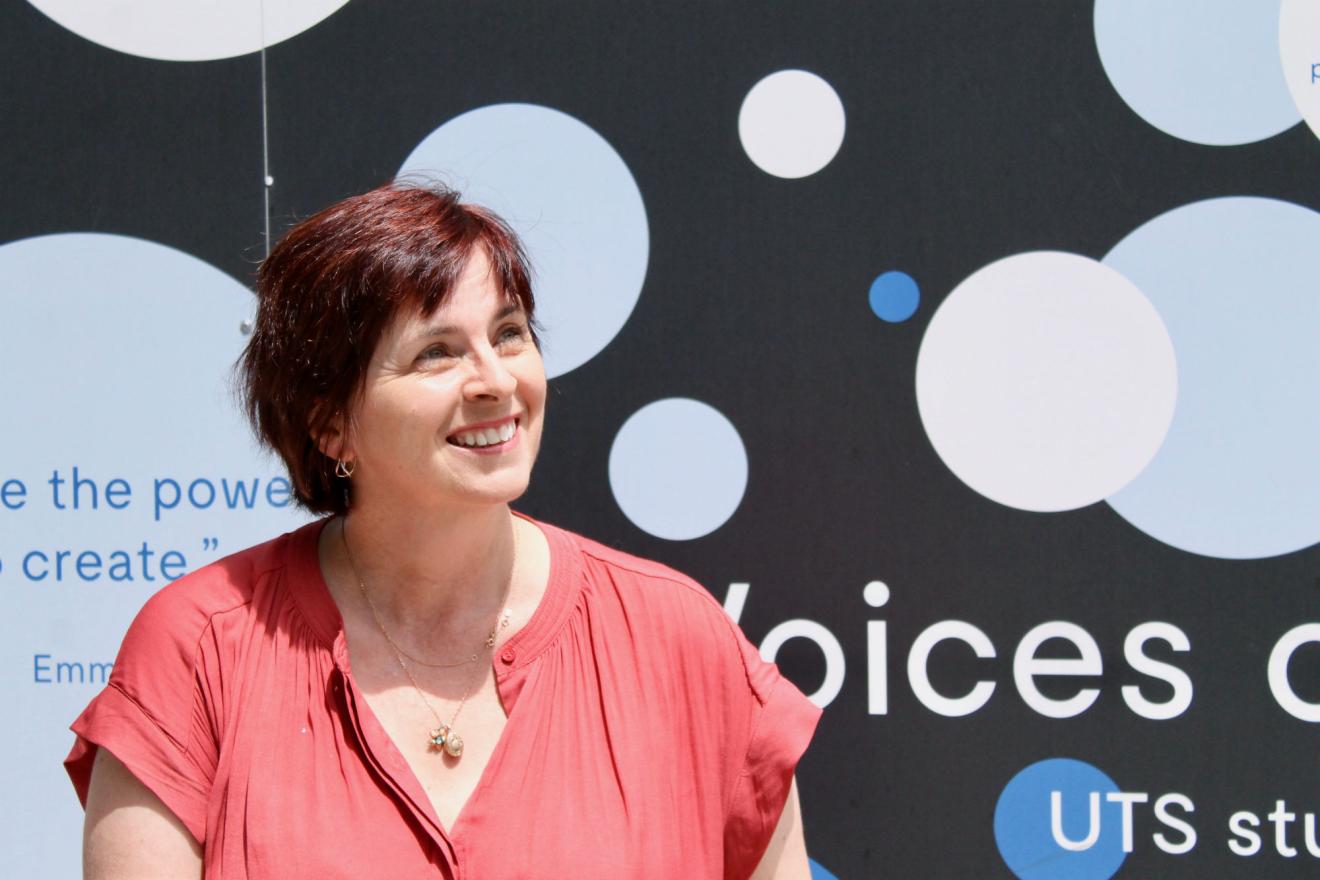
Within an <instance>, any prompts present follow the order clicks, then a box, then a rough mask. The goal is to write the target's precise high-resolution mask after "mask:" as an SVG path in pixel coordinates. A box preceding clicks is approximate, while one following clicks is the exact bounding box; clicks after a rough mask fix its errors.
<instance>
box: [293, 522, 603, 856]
mask: <svg viewBox="0 0 1320 880" xmlns="http://www.w3.org/2000/svg"><path fill="white" fill-rule="evenodd" d="M513 515H514V516H516V517H518V518H519V519H522V520H525V521H526V522H529V523H531V524H532V525H534V526H536V527H537V528H538V529H539V530H540V531H541V534H542V535H543V536H544V538H545V541H546V546H547V552H548V553H549V563H548V569H549V570H548V573H547V580H546V585H545V589H544V590H543V591H542V594H541V598H540V601H539V602H538V603H537V606H536V609H535V610H534V611H533V612H532V614H531V616H530V617H529V618H528V621H527V624H526V625H525V626H523V627H522V628H521V629H519V630H518V631H517V632H516V633H514V634H513V636H511V637H510V638H509V640H508V641H506V642H505V643H504V644H503V645H501V646H500V647H499V649H498V650H497V651H496V652H495V654H494V655H493V656H492V657H491V667H492V669H493V671H494V674H495V689H496V694H497V696H498V698H499V701H500V705H501V707H502V709H503V711H504V714H505V724H504V728H503V730H501V731H500V735H499V738H498V739H497V740H496V742H495V747H494V749H493V750H492V751H491V755H490V758H489V760H488V761H487V762H486V766H485V767H483V768H482V771H481V774H480V775H479V776H478V778H477V783H476V785H475V786H474V787H473V789H472V792H471V794H469V795H468V797H467V799H466V800H465V801H464V802H463V806H462V807H461V808H460V809H459V811H458V813H457V814H455V818H454V821H453V824H452V826H451V827H449V828H446V827H445V826H444V824H443V823H442V822H441V821H440V817H439V814H438V813H437V812H436V810H435V807H434V805H433V804H432V803H431V799H430V797H429V796H428V795H427V794H426V788H425V786H424V785H423V784H422V781H421V779H420V777H419V776H418V775H417V774H416V772H414V770H413V768H412V765H411V764H409V763H408V759H407V758H405V757H404V755H403V752H402V751H401V750H400V749H399V747H398V746H397V744H396V743H395V742H394V739H393V738H392V737H391V736H390V735H389V733H388V731H386V729H385V726H384V725H383V724H381V722H380V719H379V718H378V717H377V715H376V713H375V711H374V710H373V709H372V708H371V705H370V703H369V702H368V701H367V699H366V695H365V694H364V693H363V692H362V691H361V690H360V689H359V688H358V686H357V683H356V681H355V680H354V678H353V675H352V666H351V664H350V662H349V655H348V643H347V640H346V638H345V635H344V624H343V618H342V616H341V614H340V612H339V607H338V605H336V604H335V601H334V598H333V596H332V594H331V593H330V589H329V587H328V586H327V584H326V581H325V577H324V573H323V572H322V570H321V565H320V558H319V551H318V547H319V544H320V537H321V532H322V531H323V530H324V528H325V527H326V525H327V524H328V523H329V522H331V521H332V519H333V517H330V518H326V519H323V520H321V521H319V522H314V523H309V524H308V525H307V526H305V527H304V528H303V529H301V530H299V531H300V532H303V533H305V534H297V535H295V536H294V537H295V538H303V539H304V540H305V544H304V546H303V550H304V552H302V553H300V554H295V556H297V557H299V558H300V560H301V565H300V567H301V568H302V571H301V575H302V577H300V578H298V580H299V581H300V582H302V583H303V584H304V585H305V588H304V589H302V590H297V591H295V595H296V597H297V600H298V602H299V605H300V607H301V609H302V610H303V612H304V615H305V616H306V617H307V618H308V622H309V623H311V625H312V627H313V629H314V630H316V631H317V632H318V634H320V635H321V636H322V637H323V638H324V639H325V641H326V642H327V644H328V646H329V648H330V651H331V654H332V657H333V659H334V663H335V667H336V673H337V674H338V675H339V676H340V684H341V685H342V696H343V701H344V704H345V706H346V708H347V709H348V711H349V716H350V720H351V722H352V727H353V728H354V732H355V734H356V735H357V737H358V738H359V740H360V745H361V746H362V750H363V753H364V757H365V758H366V759H367V763H368V764H369V765H371V766H373V767H374V768H375V770H376V772H377V773H379V774H380V775H381V777H382V781H384V782H386V783H387V784H388V785H389V786H390V787H392V788H393V789H395V791H396V792H397V793H398V794H399V795H400V796H401V797H402V799H403V800H404V801H406V802H407V803H408V804H409V806H410V808H411V809H412V811H413V812H414V813H415V814H416V815H417V816H418V817H419V818H420V819H422V820H424V821H423V824H424V826H426V827H428V829H429V830H431V831H433V832H434V834H435V836H436V837H437V843H439V844H441V845H444V846H446V847H451V848H452V846H453V841H454V839H455V833H456V832H457V831H461V829H462V827H463V825H464V824H465V823H464V819H465V818H466V817H467V816H468V814H469V813H471V811H472V804H473V802H474V801H477V800H478V799H479V798H480V797H481V796H482V794H483V793H484V792H485V791H487V790H488V789H489V788H490V786H491V785H492V780H493V779H494V778H495V775H496V773H497V772H498V767H499V765H500V764H502V763H503V760H504V755H505V753H506V752H507V751H508V745H507V741H508V740H509V739H510V738H511V736H512V735H514V734H513V726H514V725H515V724H516V723H517V722H518V719H519V718H521V717H522V716H521V715H515V713H516V712H517V706H518V703H519V702H520V700H519V699H518V695H519V694H520V693H521V691H522V690H523V687H522V685H523V681H522V679H523V678H524V676H518V677H517V678H516V679H515V677H514V675H513V674H514V673H515V672H518V671H520V670H524V669H525V667H527V666H528V665H529V664H531V663H532V662H534V661H535V659H536V658H537V657H538V656H539V655H540V653H541V652H542V651H543V650H544V649H545V648H546V647H548V646H549V644H550V643H551V642H552V641H553V639H554V637H555V636H556V635H557V633H558V632H559V630H560V629H561V628H562V627H563V625H564V623H565V621H566V620H567V617H568V613H569V611H570V610H571V608H572V605H573V600H574V595H575V592H576V590H575V588H576V587H578V586H580V585H579V584H578V583H577V580H578V579H577V578H576V577H575V572H576V570H577V569H576V564H578V563H576V562H575V558H574V557H575V554H574V553H573V552H572V549H573V544H572V540H571V538H569V536H568V535H567V534H566V533H565V532H563V531H561V530H560V529H557V528H555V527H553V526H549V525H547V524H545V523H541V522H539V521H537V520H535V519H532V518H531V517H529V516H526V515H524V514H521V513H518V512H516V511H513ZM528 672H530V670H528ZM515 685H517V686H515ZM523 714H525V713H523Z"/></svg>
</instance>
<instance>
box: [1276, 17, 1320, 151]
mask: <svg viewBox="0 0 1320 880" xmlns="http://www.w3.org/2000/svg"><path fill="white" fill-rule="evenodd" d="M1279 57H1280V58H1281V59H1282V61H1283V78H1284V81H1285V82H1287V83H1288V91H1289V93H1290V94H1291V95H1292V99H1293V103H1295V104H1296V105H1297V110H1298V111H1299V112H1300V113H1301V114H1302V118H1303V119H1305V120H1306V124H1307V125H1308V126H1310V128H1311V131H1312V132H1314V133H1315V134H1316V136H1317V137H1320V3H1316V2H1314V0H1283V7H1282V8H1281V9H1280V10H1279Z"/></svg>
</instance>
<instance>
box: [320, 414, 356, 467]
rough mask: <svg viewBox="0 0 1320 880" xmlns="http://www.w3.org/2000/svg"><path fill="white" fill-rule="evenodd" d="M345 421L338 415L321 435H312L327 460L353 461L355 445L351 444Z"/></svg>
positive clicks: (330, 421)
mask: <svg viewBox="0 0 1320 880" xmlns="http://www.w3.org/2000/svg"><path fill="white" fill-rule="evenodd" d="M344 421H345V420H344V416H343V414H342V413H338V414H336V415H334V416H332V417H331V418H330V420H329V422H327V423H326V425H325V427H324V428H323V429H322V430H321V431H320V433H316V432H313V433H312V442H314V443H315V444H316V448H317V449H319V450H321V454H322V455H324V456H325V457H326V458H330V459H334V460H335V461H352V460H353V444H352V443H351V442H349V437H348V432H347V431H346V430H345V424H344Z"/></svg>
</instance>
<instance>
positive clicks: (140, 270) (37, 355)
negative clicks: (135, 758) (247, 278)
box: [0, 233, 310, 877]
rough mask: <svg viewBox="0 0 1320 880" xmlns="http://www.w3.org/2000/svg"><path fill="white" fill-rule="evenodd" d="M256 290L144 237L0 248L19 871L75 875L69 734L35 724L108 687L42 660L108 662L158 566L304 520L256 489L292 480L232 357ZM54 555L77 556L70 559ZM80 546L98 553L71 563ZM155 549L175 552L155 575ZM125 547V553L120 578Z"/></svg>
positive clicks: (64, 721) (192, 563)
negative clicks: (60, 774)
mask: <svg viewBox="0 0 1320 880" xmlns="http://www.w3.org/2000/svg"><path fill="white" fill-rule="evenodd" d="M252 303H253V297H252V293H251V291H249V290H248V289H247V288H246V287H244V286H243V284H241V283H240V282H238V281H237V280H235V279H234V278H232V277H230V276H229V275H226V274H225V273H224V272H221V271H220V270H219V269H216V268H215V267H214V266H211V265H209V264H207V263H206V262H204V261H202V260H200V259H198V258H196V257H194V256H190V255H189V254H186V253H183V252H181V251H178V250H175V249H173V248H170V247H166V246H164V245H161V244H156V243H154V242H150V241H144V240H142V239H138V238H130V237H127V236H121V235H108V234H101V233H61V234H57V235H44V236H39V237H35V238H27V239H22V240H19V241H13V242H9V243H7V244H5V245H3V246H0V314H3V315H4V319H3V320H0V374H3V375H4V376H5V377H6V381H5V382H3V383H0V413H3V416H2V418H3V426H4V429H5V432H4V466H3V468H0V470H2V471H3V473H0V483H3V482H5V481H7V480H10V479H14V480H20V481H22V483H23V484H24V485H25V486H26V488H27V493H26V503H25V504H24V505H23V507H22V508H21V509H18V510H9V509H6V508H5V507H3V506H0V520H3V528H0V559H3V562H4V565H3V567H2V568H0V589H3V591H4V594H5V597H6V605H5V615H4V619H3V621H0V666H3V668H4V669H6V670H9V672H8V673H7V674H6V675H4V676H0V702H3V704H4V705H6V706H11V707H13V708H14V711H15V712H16V713H17V715H18V717H20V718H21V719H22V721H21V723H17V724H8V725H5V726H4V727H3V729H0V751H3V753H4V754H5V755H6V760H7V761H8V762H9V763H8V768H9V772H10V775H9V776H8V777H7V782H8V783H9V784H8V786H7V793H8V796H9V797H11V798H13V799H14V800H13V802H14V803H22V804H24V813H25V816H26V818H28V819H30V820H31V821H30V823H29V825H27V826H24V827H19V826H18V825H17V824H16V823H9V824H8V825H7V826H6V827H5V828H4V829H3V830H0V848H2V849H3V851H4V852H5V854H6V856H7V861H6V864H9V865H10V868H8V869H7V870H6V873H9V874H10V875H11V876H19V877H73V876H79V874H78V873H77V872H78V870H79V869H78V854H77V850H76V848H75V849H73V850H72V851H71V849H70V847H69V846H68V840H69V836H70V834H76V833H77V829H78V828H79V827H81V822H82V813H81V811H80V810H79V809H78V805H77V800H76V799H74V798H65V797H58V798H57V797H53V796H52V792H53V789H52V787H51V783H52V774H51V772H50V771H49V770H48V769H47V768H56V767H58V766H59V761H60V760H62V759H63V756H64V753H65V752H67V751H68V748H69V742H68V741H65V740H64V738H63V737H60V736H47V735H44V734H41V733H40V732H42V731H58V730H63V729H64V728H66V727H67V726H68V724H69V720H70V719H71V718H74V717H76V716H77V714H78V713H79V712H80V711H82V709H83V707H84V706H85V705H86V704H87V701H88V700H90V699H91V698H92V696H93V695H94V694H95V693H96V692H97V691H98V690H99V689H100V687H101V686H102V684H103V680H102V678H100V677H97V676H95V675H93V674H90V673H89V675H88V678H87V680H86V682H85V683H78V682H77V680H76V679H75V680H74V682H73V683H65V684H54V683H50V677H49V675H47V676H46V678H45V679H42V678H38V675H39V673H38V672H37V670H36V669H35V668H34V664H35V662H36V661H35V657H36V656H37V655H38V654H42V655H49V657H50V662H51V663H56V662H59V661H62V660H66V659H67V660H74V659H76V660H77V661H80V662H84V663H85V662H87V661H94V662H110V661H112V660H113V659H114V657H115V652H116V650H117V649H118V647H119V644H120V642H121V640H122V639H123V636H124V632H125V630H126V629H127V628H128V624H129V621H131V620H132V618H133V615H134V614H135V613H136V612H137V610H138V609H139V608H140V607H141V605H142V603H143V602H144V601H145V600H146V598H147V597H148V596H150V595H151V594H152V593H154V592H156V591H157V590H158V589H160V588H161V587H162V586H164V584H165V583H166V579H167V578H168V577H173V576H176V575H177V574H179V573H181V569H183V568H186V569H189V570H191V569H195V568H198V567H200V566H202V565H204V564H206V563H209V562H212V561H214V560H216V559H218V558H219V557H221V556H225V555H228V554H230V553H233V552H235V551H238V550H240V549H242V548H243V547H246V546H248V545H250V544H254V543H256V542H258V541H263V540H267V539H269V538H271V537H272V536H274V535H278V534H279V533H280V532H283V531H285V530H287V529H290V528H293V527H294V526H297V525H300V524H302V523H304V522H306V521H307V520H308V519H309V518H310V516H309V514H307V513H306V512H301V511H298V510H297V509H295V508H293V507H292V506H289V505H287V504H286V503H285V502H286V501H287V498H288V496H287V494H280V495H278V496H275V498H274V500H272V496H271V495H269V494H267V492H266V491H264V490H266V489H267V488H268V487H270V486H272V485H282V486H284V487H287V486H288V483H287V478H286V475H285V473H284V468H283V467H282V466H281V464H280V462H279V461H278V460H277V459H275V458H273V457H272V456H270V455H269V454H267V453H264V452H262V451H261V450H260V449H258V447H257V444H256V441H255V438H254V437H253V435H252V431H251V429H250V428H249V427H248V425H247V423H246V419H245V418H244V417H243V413H242V412H241V410H240V408H239V407H238V406H236V405H235V400H234V393H233V387H232V381H233V366H234V361H235V360H236V359H237V358H238V356H239V355H240V354H241V353H242V350H243V346H244V344H245V343H246V341H247V339H246V337H244V336H243V334H242V333H241V332H240V330H239V325H240V323H241V322H242V321H243V319H244V318H246V317H248V316H249V315H250V314H251V311H252ZM75 468H76V469H77V476H78V480H79V481H80V484H79V486H78V487H75V486H74V484H73V480H72V478H73V477H74V469H75ZM55 471H59V472H60V475H61V476H60V479H59V480H58V481H56V482H55V483H52V482H50V480H51V478H52V477H54V476H55V473H54V472H55ZM115 481H119V482H118V483H116V482H115ZM158 481H159V482H158ZM167 481H173V482H174V484H175V485H176V486H177V487H178V488H179V490H180V491H179V492H178V494H177V495H176V494H175V493H174V492H173V491H172V490H170V489H169V488H168V486H169V485H170V483H169V482H167ZM225 482H227V483H228V485H229V486H230V487H236V486H239V485H240V484H242V485H245V486H249V487H251V488H252V489H253V491H252V492H250V493H246V492H245V493H239V492H237V491H233V489H232V488H231V489H230V490H225V489H224V488H222V487H223V486H224V484H225ZM112 486H113V487H114V488H113V490H112V491H113V493H114V495H113V497H112V496H111V495H110V494H107V490H108V489H111V487H112ZM189 486H194V487H195V490H194V493H193V497H194V498H195V499H196V500H197V501H198V502H199V503H198V504H192V503H189V502H188V501H187V496H188V491H187V490H188V487H189ZM158 487H160V491H157V489H158ZM57 488H58V491H59V493H60V495H59V496H58V497H57V496H56V491H57ZM212 489H218V490H219V492H218V493H217V497H216V499H215V500H211V496H210V492H211V490H212ZM176 498H177V499H178V502H177V503H175V504H174V505H173V506H171V505H170V502H171V501H174V500H175V499H176ZM244 498H246V499H248V500H250V501H251V502H253V503H252V504H251V506H249V505H248V504H247V503H246V502H245V501H244V500H243V499H244ZM158 500H159V501H160V503H159V504H158V503H157V501H158ZM57 501H58V506H57ZM230 501H232V502H234V503H229V502H230ZM75 502H76V506H75ZM213 539H214V540H213ZM139 548H142V549H144V550H145V549H149V550H150V552H151V556H150V558H149V561H148V559H144V558H141V557H138V556H137V553H138V551H139ZM60 550H65V551H69V552H70V553H71V554H73V555H72V556H71V557H70V559H69V562H66V563H65V565H64V566H63V571H62V573H61V570H60V566H59V561H58V559H59V558H58V553H59V551H60ZM38 554H39V555H38ZM84 554H93V555H94V557H95V558H97V559H99V563H98V564H96V565H93V566H90V567H87V568H82V569H80V568H79V567H78V566H76V565H72V564H70V563H71V562H72V561H73V560H74V559H75V558H82V557H83V555H84ZM166 554H177V555H178V556H177V557H171V558H174V559H176V561H177V559H178V557H182V563H181V564H180V565H179V566H178V567H173V566H172V567H171V568H170V569H169V570H165V569H164V567H163V566H162V565H161V564H160V563H162V562H163V560H164V558H165V556H166ZM116 555H119V556H121V557H123V558H128V557H129V556H130V555H131V557H132V561H133V564H132V566H131V568H127V569H126V570H124V569H125V568H126V567H121V571H120V573H119V574H118V575H116V574H115V573H114V572H115V569H114V564H113V562H112V560H113V559H114V557H115V556H116ZM88 558H89V559H90V558H93V557H88ZM139 560H140V561H139ZM34 562H35V568H34V567H33V565H31V564H30V563H34ZM130 578H131V579H130ZM80 668H81V667H80ZM56 674H57V675H58V672H57V673H56ZM43 682H44V683H43Z"/></svg>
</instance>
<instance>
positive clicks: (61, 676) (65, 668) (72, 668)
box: [55, 660, 87, 684]
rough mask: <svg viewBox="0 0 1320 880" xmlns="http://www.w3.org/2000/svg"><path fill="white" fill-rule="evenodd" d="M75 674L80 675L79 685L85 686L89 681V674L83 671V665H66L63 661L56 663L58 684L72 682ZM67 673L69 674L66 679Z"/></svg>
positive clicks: (75, 663) (56, 680)
mask: <svg viewBox="0 0 1320 880" xmlns="http://www.w3.org/2000/svg"><path fill="white" fill-rule="evenodd" d="M74 672H77V673H78V684H83V683H84V682H86V681H87V673H86V672H85V671H84V670H83V665H82V664H81V663H78V662H76V661H75V662H72V663H66V662H65V661H63V660H60V661H57V662H56V663H55V682H56V683H57V684H63V683H64V682H66V681H68V682H72V681H73V673H74ZM65 673H68V677H67V678H66V677H65Z"/></svg>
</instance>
